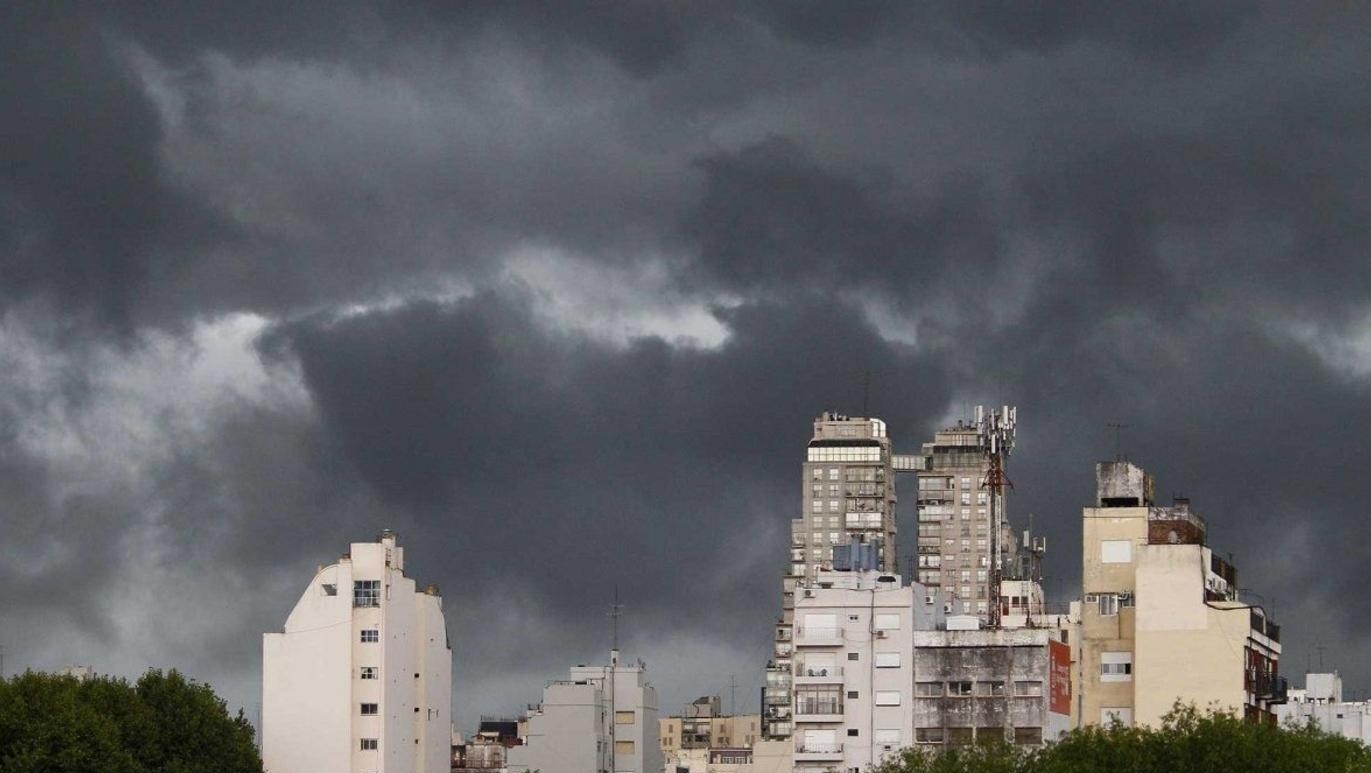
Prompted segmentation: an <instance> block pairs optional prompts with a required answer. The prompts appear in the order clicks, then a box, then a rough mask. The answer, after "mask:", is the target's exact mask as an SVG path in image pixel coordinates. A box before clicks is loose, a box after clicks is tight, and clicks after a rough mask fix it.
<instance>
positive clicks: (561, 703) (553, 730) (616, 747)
mask: <svg viewBox="0 0 1371 773" xmlns="http://www.w3.org/2000/svg"><path fill="white" fill-rule="evenodd" d="M522 724H523V727H524V728H525V729H524V733H525V735H524V737H523V739H522V741H523V743H522V745H520V746H515V747H513V748H511V749H510V750H509V757H508V759H509V769H510V770H511V771H513V772H514V773H521V772H522V771H526V770H528V771H532V770H537V771H541V773H644V772H645V771H646V772H647V773H656V771H660V770H662V765H663V762H662V750H661V745H660V742H659V739H658V730H659V726H658V717H657V689H656V688H655V687H653V686H652V684H651V683H650V682H648V680H647V666H646V665H644V664H643V663H642V662H641V661H640V662H639V663H637V664H636V665H631V666H627V665H624V664H622V663H620V662H619V653H618V651H611V653H610V662H609V665H606V666H576V667H574V668H572V669H571V671H570V674H569V678H568V679H566V680H564V681H556V682H550V683H549V684H548V685H547V686H546V687H545V688H544V689H543V700H542V703H541V704H539V705H538V706H537V707H536V708H535V709H533V710H532V711H530V712H529V714H528V716H527V717H526V719H525V721H524V722H523V723H522Z"/></svg>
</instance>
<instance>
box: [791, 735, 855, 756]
mask: <svg viewBox="0 0 1371 773" xmlns="http://www.w3.org/2000/svg"><path fill="white" fill-rule="evenodd" d="M842 758H843V745H842V744H840V743H835V742H832V741H825V742H819V741H806V740H804V739H803V738H797V739H795V761H796V762H801V761H807V762H820V761H827V760H841V759H842Z"/></svg>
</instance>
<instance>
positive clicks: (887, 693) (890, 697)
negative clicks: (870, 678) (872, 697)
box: [876, 690, 900, 706]
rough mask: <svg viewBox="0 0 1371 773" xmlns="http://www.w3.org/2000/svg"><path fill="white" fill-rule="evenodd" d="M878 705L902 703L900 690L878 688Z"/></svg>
mask: <svg viewBox="0 0 1371 773" xmlns="http://www.w3.org/2000/svg"><path fill="white" fill-rule="evenodd" d="M876 705H877V706H898V705H900V692H899V690H877V691H876Z"/></svg>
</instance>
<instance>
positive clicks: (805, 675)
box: [795, 663, 843, 684]
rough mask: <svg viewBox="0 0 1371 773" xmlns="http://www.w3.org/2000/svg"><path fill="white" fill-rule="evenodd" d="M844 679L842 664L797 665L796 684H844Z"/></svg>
mask: <svg viewBox="0 0 1371 773" xmlns="http://www.w3.org/2000/svg"><path fill="white" fill-rule="evenodd" d="M842 681H843V668H842V666H834V665H806V664H804V663H801V664H799V665H798V666H796V667H795V684H842Z"/></svg>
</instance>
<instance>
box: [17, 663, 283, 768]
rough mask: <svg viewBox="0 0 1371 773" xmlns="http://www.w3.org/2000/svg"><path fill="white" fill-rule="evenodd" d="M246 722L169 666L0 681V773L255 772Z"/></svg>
mask: <svg viewBox="0 0 1371 773" xmlns="http://www.w3.org/2000/svg"><path fill="white" fill-rule="evenodd" d="M252 737H253V731H252V725H251V724H250V723H249V722H248V721H247V720H246V719H245V718H244V717H243V713H242V712H241V711H240V712H238V715H237V716H236V717H231V716H229V713H228V708H227V706H226V705H225V703H224V701H223V700H221V699H220V698H219V696H217V695H215V694H214V691H213V690H211V689H210V688H209V686H208V685H204V684H197V683H195V682H191V681H187V680H186V678H185V677H183V676H182V675H181V674H179V673H177V672H176V671H171V672H169V673H165V674H164V673H162V672H161V671H157V670H152V671H148V672H147V673H146V674H144V675H143V677H142V678H140V679H139V680H138V681H137V683H134V684H130V683H129V682H127V681H126V680H123V679H111V678H103V677H102V678H93V679H87V680H85V681H79V680H77V679H75V678H74V677H69V676H57V675H54V674H38V673H32V672H30V673H27V674H24V675H23V676H17V677H14V678H12V679H9V680H0V773H262V761H261V759H260V758H259V757H258V755H257V749H256V747H255V746H254V745H253V741H252Z"/></svg>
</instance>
